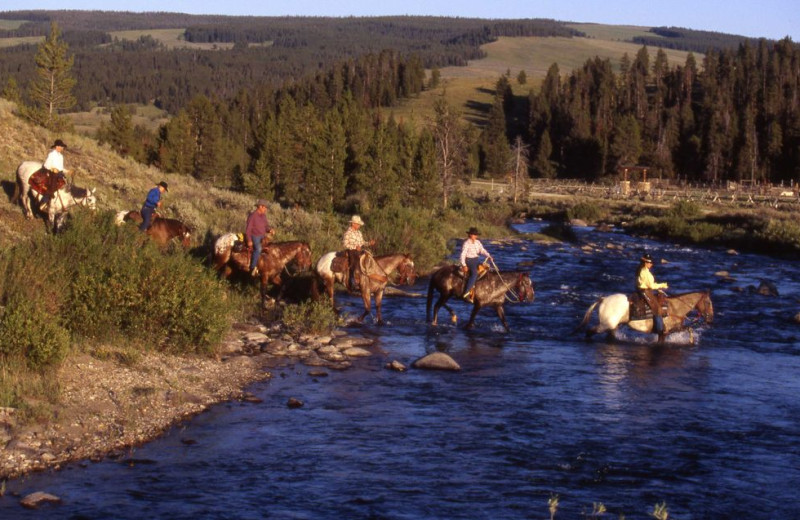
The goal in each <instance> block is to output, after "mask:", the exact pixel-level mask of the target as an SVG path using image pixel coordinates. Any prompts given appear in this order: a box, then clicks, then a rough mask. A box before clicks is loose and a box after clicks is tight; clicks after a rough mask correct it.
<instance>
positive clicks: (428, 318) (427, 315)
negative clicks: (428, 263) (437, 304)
mask: <svg viewBox="0 0 800 520" xmlns="http://www.w3.org/2000/svg"><path fill="white" fill-rule="evenodd" d="M433 278H434V277H433V276H431V280H430V281H429V282H428V299H427V301H426V302H425V321H427V322H430V321H431V302H432V301H433V290H434V285H433Z"/></svg>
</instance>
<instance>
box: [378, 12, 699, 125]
mask: <svg viewBox="0 0 800 520" xmlns="http://www.w3.org/2000/svg"><path fill="white" fill-rule="evenodd" d="M581 25H583V24H581ZM587 25H591V30H589V29H587V31H586V32H587V33H589V34H591V36H592V37H589V38H534V37H531V38H507V37H504V38H499V39H498V40H497V41H496V42H492V43H490V44H487V45H483V46H482V49H483V50H484V51H486V53H487V57H486V58H484V59H481V60H474V61H471V62H469V65H468V66H466V67H446V68H443V69H441V71H440V72H441V78H442V82H441V85H440V87H439V88H437V89H434V90H428V91H425V92H423V93H422V94H421V95H420V96H419V97H418V98H415V99H411V100H408V101H407V102H405V103H404V104H403V105H402V106H400V107H398V108H395V109H392V110H391V112H392V113H393V114H394V116H395V118H397V119H398V120H406V121H413V122H415V123H416V124H421V123H422V122H424V121H426V120H427V119H428V118H430V115H431V114H432V113H433V112H432V107H433V101H434V100H435V99H436V98H437V97H439V96H441V95H442V94H445V95H446V98H447V100H448V101H449V102H450V103H451V104H453V105H455V106H459V107H461V109H462V110H463V113H464V119H465V120H467V121H470V122H478V123H480V122H482V121H483V120H484V118H485V114H486V112H487V111H488V109H489V107H491V103H492V99H493V95H494V86H495V83H497V80H498V78H499V77H500V76H501V75H503V74H506V73H507V72H511V84H512V87H513V88H514V94H515V95H517V96H526V95H527V94H528V92H529V91H530V89H531V88H537V87H538V86H539V84H541V81H542V79H543V78H544V76H545V75H546V74H547V70H548V69H549V68H550V66H551V65H552V64H553V63H558V68H559V70H560V72H561V74H562V75H565V74H569V73H570V72H571V71H572V70H573V69H576V68H579V67H581V66H583V64H584V63H585V62H586V60H589V59H591V58H594V57H595V56H599V57H600V58H603V59H606V58H607V59H609V60H611V63H612V64H613V65H614V66H615V67H619V62H620V59H622V56H623V55H624V54H625V53H627V54H628V57H629V58H630V59H631V60H633V59H634V58H635V57H636V53H637V52H639V50H640V49H641V48H642V46H641V45H638V44H634V43H628V42H624V41H621V39H622V38H628V37H631V36H633V35H635V34H639V33H641V34H647V33H646V28H635V27H629V26H607V25H592V24H587ZM581 30H583V28H582V27H581ZM649 51H650V56H651V61H652V60H655V56H656V53H657V52H658V49H657V48H655V47H650V48H649ZM665 52H666V54H667V59H668V60H669V63H670V65H671V66H674V65H678V64H683V63H685V61H686V56H687V55H688V53H687V52H685V51H674V50H669V49H667V50H665ZM695 58H696V59H697V60H698V61H700V60H701V59H702V56H695ZM521 70H524V71H525V74H526V76H527V83H526V85H519V84H518V83H517V81H516V77H517V75H518V74H519V72H520V71H521Z"/></svg>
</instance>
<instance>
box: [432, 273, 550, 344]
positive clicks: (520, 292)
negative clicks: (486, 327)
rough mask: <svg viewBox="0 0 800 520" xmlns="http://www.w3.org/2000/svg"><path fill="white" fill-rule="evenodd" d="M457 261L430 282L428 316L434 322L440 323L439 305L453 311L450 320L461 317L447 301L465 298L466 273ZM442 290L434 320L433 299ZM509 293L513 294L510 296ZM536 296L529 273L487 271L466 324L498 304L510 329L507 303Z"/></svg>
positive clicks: (497, 309)
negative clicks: (484, 310)
mask: <svg viewBox="0 0 800 520" xmlns="http://www.w3.org/2000/svg"><path fill="white" fill-rule="evenodd" d="M459 271H460V268H459V266H457V265H446V266H444V267H441V268H439V269H437V270H436V271H435V272H434V273H433V274H432V275H431V280H430V282H428V299H427V302H426V305H425V317H426V319H427V321H430V322H431V325H437V324H438V315H439V309H441V308H442V307H444V308H445V309H447V311H448V312H449V313H450V320H451V321H452V322H453V323H456V321H458V317H457V316H456V313H455V312H453V309H451V308H450V306H449V305H447V300H449V299H450V298H452V297H456V298H459V299H460V298H461V295H462V294H463V292H464V282H465V281H466V279H465V277H464V276H462V275H461V274H460V272H459ZM434 290H436V291H438V292H439V299H438V300H436V304H435V305H434V306H433V320H431V302H432V301H433V291H434ZM508 294H511V295H512V297H511V298H509V297H508ZM533 299H534V291H533V282H532V281H531V277H530V275H529V274H528V273H525V272H507V273H494V272H490V273H486V275H484V276H483V278H480V279H479V280H478V281H477V282H475V295H474V297H473V303H472V313H471V314H470V316H469V321H468V322H467V325H466V328H468V329H471V328H472V326H473V325H474V323H475V316H477V314H478V311H480V310H481V309H482V308H483V307H494V310H495V312H497V316H498V317H499V318H500V321H502V322H503V327H505V329H506V331H508V330H509V327H508V322H506V312H505V309H504V308H503V304H504V303H505V302H506V300H508V301H512V302H515V301H519V302H526V301H528V302H532V301H533Z"/></svg>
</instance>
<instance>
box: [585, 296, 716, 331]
mask: <svg viewBox="0 0 800 520" xmlns="http://www.w3.org/2000/svg"><path fill="white" fill-rule="evenodd" d="M598 305H599V307H597V306H598ZM595 307H597V319H598V321H599V323H598V324H597V326H595V327H592V328H591V329H588V330H587V331H586V336H587V338H590V337H591V336H592V335H594V334H599V333H601V332H607V333H608V335H609V338H610V339H614V332H615V331H616V330H617V327H619V326H620V325H628V327H630V328H632V329H633V330H637V331H639V332H650V331H651V330H652V329H653V320H652V319H646V320H631V319H630V301H629V300H628V296H627V295H625V294H620V293H617V294H611V295H609V296H604V297H602V298H599V299H598V300H597V301H595V302H594V303H593V304H592V305H591V306H590V307H589V310H587V311H586V314H585V315H584V316H583V321H581V323H580V324H579V325H578V327H577V328H576V329H575V330H576V331H577V330H580V329H582V328H584V327H586V325H587V324H588V323H589V320H590V319H591V317H592V311H593V310H594V308H595ZM667 309H668V312H667V316H665V317H664V329H665V330H664V331H663V332H661V333H660V334H659V335H658V342H659V343H660V344H661V343H664V338H665V336H666V335H667V334H671V333H673V332H678V331H681V330H684V329H686V328H688V327H687V325H686V318H687V316H688V315H689V313H691V312H692V311H696V313H697V315H698V316H699V319H702V320H703V321H704V322H705V323H706V324H710V323H711V322H713V321H714V306H713V304H712V303H711V295H710V293H709V292H708V291H695V292H688V293H683V294H676V295H674V296H669V297H667Z"/></svg>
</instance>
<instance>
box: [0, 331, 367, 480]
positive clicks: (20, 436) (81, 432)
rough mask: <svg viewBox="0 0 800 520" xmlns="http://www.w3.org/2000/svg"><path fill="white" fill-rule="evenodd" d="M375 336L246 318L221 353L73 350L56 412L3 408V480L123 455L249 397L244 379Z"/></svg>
mask: <svg viewBox="0 0 800 520" xmlns="http://www.w3.org/2000/svg"><path fill="white" fill-rule="evenodd" d="M371 343H372V341H371V340H365V339H361V338H351V337H347V336H346V334H345V333H343V332H339V331H337V332H335V333H334V334H332V335H331V336H326V337H310V336H309V337H303V338H299V339H295V338H292V337H290V336H288V335H286V334H283V333H282V332H281V329H280V327H279V326H275V327H272V328H267V327H265V326H263V325H257V324H238V325H236V326H234V327H233V329H232V330H231V332H230V333H229V335H228V337H227V338H226V341H224V342H223V344H222V345H220V347H219V349H218V352H217V356H216V358H201V357H188V356H170V355H165V354H159V353H147V354H143V355H142V356H141V358H139V359H137V360H136V361H135V362H133V363H127V364H126V363H124V362H120V360H114V359H98V358H97V357H91V356H89V355H87V354H80V355H76V356H72V357H70V358H69V359H68V360H67V361H66V362H65V363H63V365H62V366H61V367H60V369H59V370H58V372H57V373H56V375H55V377H56V378H57V380H58V386H59V388H60V396H59V398H58V400H57V404H55V405H52V404H40V406H42V407H46V408H47V410H48V412H49V413H48V414H47V415H48V416H49V419H48V420H44V421H42V422H39V423H34V424H20V422H19V421H18V420H17V417H16V410H14V409H9V408H5V409H0V445H2V446H4V449H3V450H2V453H0V480H2V481H5V480H8V479H14V478H18V477H20V476H22V475H25V474H26V473H29V472H33V471H40V470H45V469H50V468H54V469H58V468H60V467H61V466H62V465H64V464H66V463H68V462H74V461H79V460H100V459H102V458H103V457H105V456H108V455H114V454H117V455H120V456H122V455H124V452H125V450H128V449H130V448H132V447H135V446H137V445H140V444H142V443H144V442H147V441H149V440H152V439H154V438H156V437H158V436H159V435H161V434H162V433H164V432H165V431H166V430H167V429H168V428H170V427H171V426H173V425H175V424H176V423H179V422H180V421H182V420H185V419H186V418H188V417H191V416H193V415H196V414H198V413H200V412H202V411H203V410H206V409H207V408H208V407H209V406H211V405H213V404H215V403H219V402H222V401H227V400H232V399H247V398H248V394H247V393H246V391H245V388H246V387H247V386H248V385H249V384H251V383H253V382H256V381H260V380H264V379H268V378H269V377H271V374H270V371H269V370H270V369H271V368H275V367H277V366H281V365H285V364H287V363H293V362H302V363H303V364H305V365H307V366H312V367H325V368H329V369H334V370H341V369H345V368H348V367H350V366H351V362H352V359H354V358H357V357H362V356H368V355H370V352H369V351H368V350H366V349H364V348H363V347H365V346H369V345H370V344H371Z"/></svg>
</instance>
